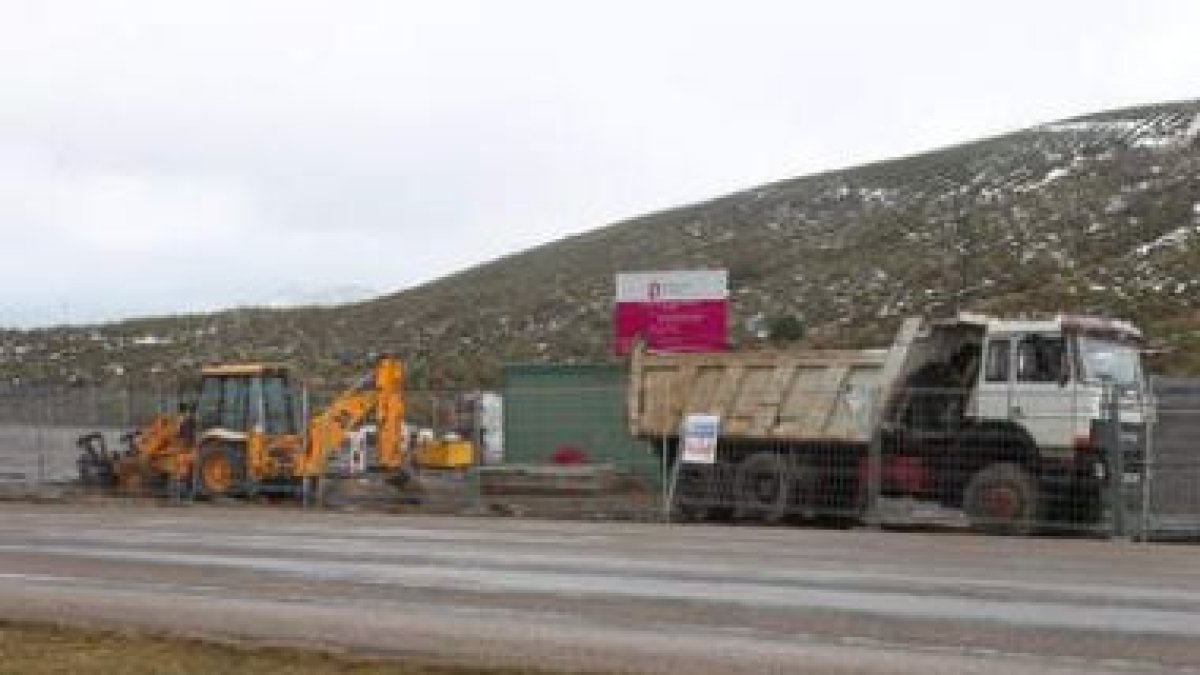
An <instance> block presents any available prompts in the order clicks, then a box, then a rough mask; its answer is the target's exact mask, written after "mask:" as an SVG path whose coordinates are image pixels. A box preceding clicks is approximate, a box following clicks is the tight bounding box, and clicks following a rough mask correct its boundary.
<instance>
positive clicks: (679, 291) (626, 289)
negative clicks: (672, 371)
mask: <svg viewBox="0 0 1200 675" xmlns="http://www.w3.org/2000/svg"><path fill="white" fill-rule="evenodd" d="M728 306H729V291H728V274H727V273H726V272H725V271H724V270H718V271H698V272H635V273H627V274H619V275H617V305H616V311H615V314H614V317H613V319H614V321H613V323H614V326H615V340H614V349H615V351H616V353H617V354H621V355H624V354H628V353H629V352H630V351H631V350H632V348H633V345H634V342H636V341H637V340H638V339H641V340H644V341H645V342H646V346H647V347H648V348H650V349H653V350H655V351H662V352H714V351H724V350H725V349H727V348H728V339H727V333H728V314H729V312H728Z"/></svg>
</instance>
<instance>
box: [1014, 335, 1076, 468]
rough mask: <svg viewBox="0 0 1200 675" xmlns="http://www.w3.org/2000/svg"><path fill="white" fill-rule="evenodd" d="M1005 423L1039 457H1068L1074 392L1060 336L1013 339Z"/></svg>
mask: <svg viewBox="0 0 1200 675" xmlns="http://www.w3.org/2000/svg"><path fill="white" fill-rule="evenodd" d="M1013 337H1014V340H1013V342H1012V349H1013V354H1012V357H1013V368H1012V370H1013V378H1012V391H1011V394H1010V397H1009V419H1011V420H1012V421H1014V422H1016V423H1018V424H1020V425H1021V426H1022V427H1024V428H1025V430H1026V431H1028V432H1029V435H1030V436H1032V437H1033V438H1034V440H1035V441H1036V442H1037V445H1038V447H1039V448H1040V449H1041V454H1042V455H1043V457H1045V456H1048V455H1054V454H1056V453H1060V454H1062V453H1065V454H1066V455H1070V453H1071V439H1072V438H1073V435H1074V416H1073V414H1072V413H1073V412H1074V388H1073V385H1072V382H1073V380H1074V378H1072V377H1070V374H1071V373H1070V360H1069V359H1068V352H1067V342H1066V340H1065V339H1063V336H1062V335H1054V334H1042V333H1025V334H1019V335H1015V336H1013Z"/></svg>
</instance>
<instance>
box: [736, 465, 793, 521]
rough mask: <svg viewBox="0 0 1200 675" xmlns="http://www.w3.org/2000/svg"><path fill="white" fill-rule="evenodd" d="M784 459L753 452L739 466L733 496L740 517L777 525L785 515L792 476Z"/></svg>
mask: <svg viewBox="0 0 1200 675" xmlns="http://www.w3.org/2000/svg"><path fill="white" fill-rule="evenodd" d="M789 466H790V465H789V463H788V460H787V458H786V457H784V456H782V455H779V454H776V453H773V452H756V453H754V454H752V455H750V456H749V457H747V458H746V459H744V460H742V462H741V464H739V465H738V470H737V483H736V489H735V494H736V495H737V501H738V513H739V515H742V516H746V517H750V518H758V519H762V520H765V521H767V522H776V521H778V520H779V519H781V518H782V517H783V516H784V515H786V514H787V508H788V500H789V499H790V497H791V493H792V475H791V471H789Z"/></svg>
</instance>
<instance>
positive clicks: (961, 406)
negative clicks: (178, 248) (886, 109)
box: [628, 314, 1153, 532]
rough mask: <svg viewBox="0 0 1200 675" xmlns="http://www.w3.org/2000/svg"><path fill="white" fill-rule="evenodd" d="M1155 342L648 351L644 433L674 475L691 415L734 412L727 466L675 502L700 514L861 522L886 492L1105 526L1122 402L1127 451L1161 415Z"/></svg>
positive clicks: (1045, 324) (1025, 338) (1080, 338)
mask: <svg viewBox="0 0 1200 675" xmlns="http://www.w3.org/2000/svg"><path fill="white" fill-rule="evenodd" d="M1141 342H1142V335H1141V333H1140V331H1138V329H1137V328H1136V327H1134V326H1133V325H1132V324H1130V323H1128V322H1125V321H1119V320H1109V319H1101V318H1095V317H1081V316H1057V317H1054V318H1052V319H1000V318H994V317H987V316H981V315H973V314H960V315H958V316H955V317H952V318H947V319H940V320H932V321H925V320H921V319H909V320H906V321H905V322H904V323H903V325H902V326H901V328H900V330H899V333H898V334H897V336H896V337H895V339H894V341H893V344H892V346H891V347H890V348H887V349H873V350H872V349H867V350H857V349H856V350H808V351H804V350H762V351H735V352H721V353H693V354H665V353H652V352H649V351H647V350H646V349H644V348H643V347H639V348H637V349H636V350H635V351H634V353H633V355H632V357H631V364H630V389H629V395H628V420H629V425H630V431H631V433H632V434H633V435H634V436H636V437H638V438H641V439H645V440H648V441H650V442H651V443H653V444H654V446H655V447H656V448H659V449H660V451H661V452H663V453H666V454H667V455H668V459H669V461H671V462H672V463H674V462H675V460H676V459H677V458H678V457H679V454H680V453H679V450H680V443H681V440H680V435H681V431H680V430H681V426H682V425H683V423H684V420H685V418H686V417H687V416H688V415H691V414H706V415H715V416H717V417H718V419H719V442H718V450H717V453H716V457H715V460H714V463H712V464H680V465H679V467H680V468H679V473H678V478H677V486H676V505H677V506H678V507H679V509H680V510H681V511H683V512H684V513H685V514H687V515H692V516H695V517H714V516H720V517H744V518H759V519H763V520H777V519H780V518H783V517H789V516H835V517H839V518H841V517H846V516H851V517H855V518H861V517H863V516H864V515H866V513H867V509H868V507H869V506H870V505H871V503H872V501H873V500H872V496H882V497H896V498H903V499H907V500H912V501H915V502H917V503H920V502H929V503H930V505H931V506H936V507H937V508H949V509H961V510H962V512H963V513H965V515H966V516H967V517H968V518H969V519H970V521H971V522H972V523H973V524H974V525H976V526H978V527H981V528H984V529H990V530H1001V531H1007V532H1026V531H1029V530H1030V529H1032V528H1034V527H1035V525H1037V524H1038V523H1041V522H1045V521H1047V520H1063V521H1069V522H1072V523H1094V522H1097V521H1098V520H1099V519H1100V518H1101V517H1102V514H1103V509H1104V494H1105V488H1106V485H1107V478H1108V471H1109V463H1108V462H1107V461H1106V458H1105V457H1104V454H1103V452H1102V451H1101V448H1102V446H1103V443H1102V442H1101V441H1102V433H1103V432H1102V421H1103V420H1104V419H1105V418H1106V413H1107V412H1108V411H1110V410H1111V406H1110V405H1109V403H1108V401H1110V400H1111V402H1112V403H1113V404H1114V405H1117V406H1118V408H1119V411H1120V423H1121V433H1122V434H1123V435H1124V436H1126V437H1128V438H1131V439H1138V438H1145V434H1144V433H1142V432H1144V425H1145V424H1146V423H1147V422H1148V421H1150V420H1151V418H1152V417H1153V409H1152V405H1150V403H1149V399H1148V396H1147V393H1146V392H1147V390H1146V385H1145V379H1144V377H1143V373H1142V368H1141V363H1140V347H1139V346H1140V344H1141ZM1106 397H1107V398H1106ZM1134 450H1136V448H1134ZM1133 479H1136V476H1133Z"/></svg>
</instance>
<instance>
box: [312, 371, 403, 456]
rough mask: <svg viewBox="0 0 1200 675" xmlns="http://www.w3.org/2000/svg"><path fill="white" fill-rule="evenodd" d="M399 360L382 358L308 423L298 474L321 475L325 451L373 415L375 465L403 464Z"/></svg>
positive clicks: (326, 452) (327, 453)
mask: <svg viewBox="0 0 1200 675" xmlns="http://www.w3.org/2000/svg"><path fill="white" fill-rule="evenodd" d="M402 378H403V375H402V368H401V365H400V362H399V361H397V360H396V359H394V358H392V357H390V356H389V357H383V358H381V359H380V360H379V362H378V363H376V365H375V371H374V372H373V373H372V375H371V376H370V377H367V378H365V379H364V380H363V381H362V382H360V383H359V384H358V385H356V386H355V387H353V388H351V389H350V390H349V391H346V392H343V393H342V394H340V395H339V396H338V397H337V398H336V399H334V400H333V402H332V403H330V404H329V407H328V408H326V409H325V410H323V411H322V412H321V413H320V414H318V415H316V416H315V417H313V418H312V419H311V420H310V421H309V422H308V441H307V447H305V449H304V459H303V461H302V466H301V467H299V468H300V471H299V473H300V475H302V476H304V477H315V476H321V475H323V474H324V473H325V463H326V461H327V459H328V457H329V453H330V452H332V451H333V450H334V449H335V448H337V447H338V446H340V445H341V444H342V442H343V441H344V440H345V438H346V434H347V433H348V432H350V431H352V430H353V429H355V428H357V427H358V426H360V425H362V423H363V422H365V421H366V420H367V419H369V418H372V417H373V418H374V420H375V424H376V426H377V427H378V438H377V441H378V460H377V464H378V466H379V468H381V469H383V470H384V471H396V470H399V469H400V468H402V466H403V463H404V457H403V452H402V450H401V447H400V435H401V426H402V424H403V419H404V399H403V397H402V395H401V392H400V384H401V381H402Z"/></svg>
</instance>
